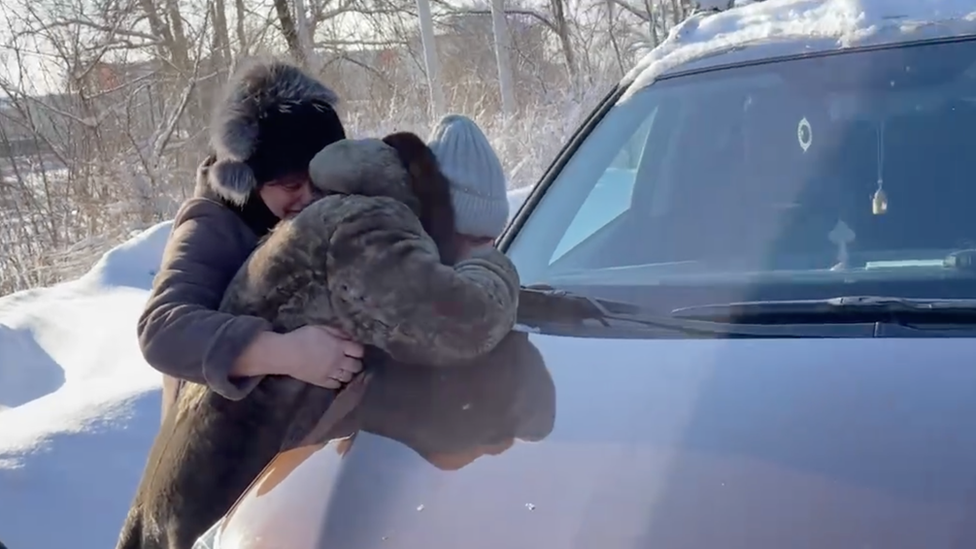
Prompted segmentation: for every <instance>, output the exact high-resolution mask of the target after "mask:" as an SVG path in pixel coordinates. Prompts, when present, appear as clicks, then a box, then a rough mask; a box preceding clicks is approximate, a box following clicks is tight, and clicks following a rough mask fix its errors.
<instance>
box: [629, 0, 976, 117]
mask: <svg viewBox="0 0 976 549" xmlns="http://www.w3.org/2000/svg"><path fill="white" fill-rule="evenodd" d="M712 1H713V3H714V0H712ZM705 3H706V2H703V4H705ZM736 5H737V7H734V8H731V9H729V10H727V11H724V12H721V13H699V14H696V15H693V16H691V17H689V18H688V19H687V20H685V21H684V22H682V23H681V24H679V25H677V26H675V27H674V28H672V29H671V32H670V33H669V34H668V37H667V38H666V39H665V40H664V42H662V43H661V44H660V45H659V46H657V47H656V48H654V50H652V51H651V52H650V53H649V54H647V55H646V56H645V57H644V58H643V59H642V60H641V61H640V62H639V63H638V64H637V66H636V67H634V68H633V69H632V70H631V71H630V72H629V73H627V75H626V76H624V78H623V79H622V80H621V82H620V85H621V86H628V89H627V91H626V92H625V93H624V94H623V96H622V97H621V98H620V102H624V101H627V100H628V99H629V98H630V97H631V96H633V94H634V93H636V92H637V91H639V90H641V89H643V88H645V87H647V86H649V85H650V84H652V83H654V81H655V80H656V79H657V78H658V77H660V76H661V75H662V74H665V73H667V72H670V71H674V70H676V69H679V68H683V67H686V66H687V65H688V64H690V63H692V62H694V61H699V60H702V59H704V58H709V57H713V56H718V55H719V54H722V53H726V52H729V51H730V50H735V49H739V48H743V47H745V46H755V45H767V44H774V43H775V44H782V45H783V46H784V47H783V48H782V51H779V52H778V53H777V54H778V55H793V54H798V53H804V52H815V51H825V50H827V51H829V50H833V49H841V48H848V47H853V46H858V45H868V44H875V43H894V42H898V41H903V40H910V39H921V38H940V37H947V36H954V35H961V34H969V33H973V32H976V5H974V2H973V0H766V1H765V2H752V1H751V0H738V2H737V3H736ZM916 35H917V36H916ZM713 62H714V64H716V65H719V64H724V63H722V62H721V61H720V60H715V61H713Z"/></svg>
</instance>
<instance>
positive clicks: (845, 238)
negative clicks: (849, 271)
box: [827, 219, 857, 269]
mask: <svg viewBox="0 0 976 549" xmlns="http://www.w3.org/2000/svg"><path fill="white" fill-rule="evenodd" d="M855 236H857V235H855V234H854V230H853V229H851V228H850V227H848V226H847V223H844V221H843V220H840V219H838V220H837V224H836V225H834V228H833V230H831V231H830V233H828V234H827V238H829V239H830V241H831V242H833V243H834V245H835V246H837V265H835V268H837V267H839V268H842V269H844V268H847V261H848V259H849V255H848V252H847V246H848V244H850V243H851V242H854V238H855Z"/></svg>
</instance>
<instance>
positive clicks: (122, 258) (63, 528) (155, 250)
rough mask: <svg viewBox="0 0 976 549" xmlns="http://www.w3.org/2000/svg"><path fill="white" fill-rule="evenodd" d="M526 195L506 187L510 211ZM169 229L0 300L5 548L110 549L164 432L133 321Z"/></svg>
mask: <svg viewBox="0 0 976 549" xmlns="http://www.w3.org/2000/svg"><path fill="white" fill-rule="evenodd" d="M529 190H530V188H528V187H526V188H521V189H517V190H515V191H512V192H511V193H510V196H509V200H510V204H511V205H512V215H514V214H515V213H516V212H517V210H518V208H519V207H520V206H521V204H522V202H523V201H524V200H525V197H526V196H527V195H528V192H529ZM171 225H172V223H171V222H165V223H160V224H159V225H156V226H154V227H152V228H150V229H148V230H146V231H143V232H141V233H139V234H138V235H136V236H134V237H133V238H131V239H130V240H129V241H127V242H125V243H123V244H121V245H119V246H117V247H116V248H114V249H112V250H111V251H109V252H108V253H106V254H105V255H104V256H102V258H101V259H99V261H98V262H97V263H96V264H95V266H94V267H92V269H91V270H90V271H89V272H88V273H87V274H85V275H84V276H82V277H81V278H79V279H77V280H74V281H71V282H67V283H64V284H59V285H57V286H52V287H50V288H39V289H35V290H28V291H25V292H19V293H16V294H12V295H9V296H5V297H2V298H0V542H3V543H4V544H6V545H7V547H9V549H62V548H66V547H81V548H82V549H89V548H91V549H95V548H105V547H114V546H115V541H116V537H117V536H118V532H119V529H120V527H121V526H122V520H123V518H124V517H125V513H126V511H127V510H128V506H129V502H130V500H131V497H132V495H133V492H134V490H135V488H136V485H137V483H138V482H139V476H140V475H141V474H142V468H143V466H144V464H145V458H146V455H147V453H148V451H149V447H150V445H151V444H152V440H153V437H154V436H155V434H156V430H157V429H158V428H159V409H160V392H159V388H160V376H159V374H158V373H157V372H156V371H155V370H152V369H151V368H150V367H149V366H148V365H147V364H146V363H145V361H144V360H143V358H142V355H141V353H140V352H139V348H138V344H137V341H136V337H135V325H136V320H137V318H138V316H139V313H140V312H141V310H142V307H143V305H144V304H145V300H146V297H147V294H148V291H149V288H150V287H151V285H152V278H153V276H154V275H155V274H156V269H157V268H158V266H159V262H160V258H161V257H162V252H163V247H164V245H165V242H166V238H167V237H168V236H169V232H170V227H171Z"/></svg>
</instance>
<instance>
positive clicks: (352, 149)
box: [309, 138, 419, 213]
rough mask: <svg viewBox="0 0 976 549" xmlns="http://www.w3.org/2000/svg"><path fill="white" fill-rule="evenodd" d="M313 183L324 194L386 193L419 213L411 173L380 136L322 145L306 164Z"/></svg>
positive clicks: (377, 194)
mask: <svg viewBox="0 0 976 549" xmlns="http://www.w3.org/2000/svg"><path fill="white" fill-rule="evenodd" d="M309 175H310V176H311V178H312V185H314V186H315V188H316V189H318V190H320V191H322V192H323V193H325V194H336V193H338V194H359V195H363V196H385V197H389V198H394V199H396V200H399V201H400V202H403V203H404V204H407V205H408V206H410V207H411V209H413V210H414V211H415V212H418V213H419V209H418V207H419V204H418V199H417V197H416V196H415V195H414V194H413V192H412V191H411V190H410V187H411V185H410V172H408V171H407V167H406V166H405V164H404V161H403V160H402V159H401V158H400V155H399V153H397V150H396V149H394V148H393V147H391V146H390V145H388V144H386V143H385V142H384V141H383V140H382V139H374V138H366V139H343V140H342V141H336V142H335V143H333V144H331V145H329V146H328V147H325V148H324V149H322V150H321V151H319V153H318V154H317V155H315V158H313V159H312V162H311V163H310V164H309Z"/></svg>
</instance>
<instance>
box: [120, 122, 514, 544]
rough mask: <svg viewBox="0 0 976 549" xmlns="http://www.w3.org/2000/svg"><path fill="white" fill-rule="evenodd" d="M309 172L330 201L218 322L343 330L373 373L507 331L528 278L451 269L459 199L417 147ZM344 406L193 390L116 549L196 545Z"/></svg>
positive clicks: (274, 240) (278, 236)
mask: <svg viewBox="0 0 976 549" xmlns="http://www.w3.org/2000/svg"><path fill="white" fill-rule="evenodd" d="M311 174H312V179H313V182H314V184H315V185H316V187H317V188H318V189H320V190H321V191H322V192H323V193H324V194H326V196H324V197H323V198H321V199H319V200H317V201H316V202H314V203H313V204H312V205H310V206H309V207H308V208H307V209H306V210H305V211H303V212H302V213H301V214H299V215H298V216H296V217H295V218H294V219H292V220H290V221H286V222H283V223H282V224H281V225H280V226H279V227H278V228H276V229H275V231H274V232H273V233H272V234H271V235H270V236H269V237H268V238H267V239H266V240H265V241H264V242H263V243H262V244H261V245H260V246H259V247H258V249H257V250H256V251H255V252H254V253H253V254H252V255H251V257H250V259H249V260H248V261H247V263H246V264H245V265H244V266H243V267H242V268H241V270H240V271H239V272H238V274H237V276H236V277H234V279H233V280H232V281H231V284H230V287H229V288H228V290H227V292H226V294H225V297H224V300H223V303H222V305H221V307H220V309H221V311H224V312H228V313H232V314H239V315H240V314H243V315H253V316H257V317H261V318H264V319H267V320H268V321H269V322H270V323H271V325H272V326H273V327H274V329H275V330H276V331H281V332H285V331H290V330H293V329H296V328H298V327H301V326H303V325H307V324H326V325H330V326H334V327H337V328H341V329H342V330H344V331H346V332H347V333H349V334H350V335H352V336H353V338H354V339H356V340H358V341H360V342H362V343H364V344H365V345H367V356H366V359H364V361H365V363H366V366H367V368H369V364H370V362H374V361H384V360H387V359H388V357H389V356H392V357H394V358H395V359H396V360H398V361H401V362H405V363H414V364H424V365H428V366H440V367H443V366H449V365H453V364H458V363H461V362H466V361H468V360H471V359H474V358H476V357H478V356H480V355H483V354H484V353H487V352H490V351H491V350H492V349H493V348H494V347H495V346H496V345H497V344H498V343H499V342H500V341H501V340H502V339H503V338H504V337H505V336H506V335H507V334H508V333H509V331H510V330H511V328H512V327H513V325H514V323H515V315H516V310H517V305H518V293H519V279H518V274H517V273H516V271H515V269H514V267H513V266H512V264H511V263H510V262H509V260H508V259H507V258H506V257H505V256H504V255H502V254H501V253H500V252H498V251H497V250H495V249H494V248H485V249H482V250H478V251H476V252H475V253H472V254H470V255H469V256H468V257H462V258H458V260H457V261H456V262H454V263H453V265H447V264H445V261H444V260H445V259H447V260H448V262H450V260H451V259H453V258H452V257H450V256H451V255H452V254H453V252H452V250H451V249H450V247H449V245H448V242H449V241H450V237H451V236H452V235H453V213H452V212H451V210H450V200H449V198H450V196H449V194H448V193H449V189H448V187H447V181H446V180H445V179H444V177H443V175H441V174H440V172H439V170H438V169H437V166H436V161H435V160H434V158H433V155H432V154H431V153H430V150H429V149H427V147H426V146H425V145H424V144H423V142H421V141H420V140H419V138H417V137H416V136H414V135H412V134H394V135H392V136H388V137H387V138H385V139H384V140H377V139H364V140H344V141H340V142H338V143H335V144H333V145H330V146H329V147H326V148H325V149H323V150H322V152H321V153H319V155H318V156H317V157H316V158H315V159H314V160H313V161H312V164H311ZM445 208H446V209H445ZM445 219H446V220H447V222H445V221H444V220H445ZM448 231H449V232H448ZM432 236H434V237H436V239H437V242H435V239H434V238H432ZM438 243H439V244H440V245H438ZM334 396H335V392H334V391H330V390H327V389H321V388H317V387H313V386H311V385H308V384H305V383H302V382H299V381H297V380H294V379H292V378H287V377H279V376H269V377H266V378H264V379H263V380H262V381H260V383H258V385H257V386H256V387H255V388H254V390H253V391H252V392H251V393H250V394H249V395H248V396H247V397H245V398H244V399H242V400H237V401H233V400H228V399H226V398H224V397H222V396H220V395H219V394H217V393H216V392H214V391H213V390H211V389H209V388H208V387H206V386H204V385H200V384H193V383H189V384H186V385H185V386H184V388H183V389H182V390H181V393H180V395H179V397H178V400H177V403H176V405H175V407H174V409H173V410H171V411H170V413H169V414H168V415H167V417H166V418H165V419H164V422H163V426H162V428H161V430H160V434H159V435H158V437H157V439H156V441H155V443H154V445H153V448H152V450H151V452H150V456H149V460H148V463H147V467H146V471H145V473H144V474H143V479H142V481H141V484H140V486H139V488H138V490H137V493H136V497H135V501H134V502H133V505H132V507H131V509H130V512H129V516H128V517H127V520H126V523H125V525H124V527H123V531H122V534H121V536H120V540H119V544H118V546H117V547H118V549H135V548H142V549H186V548H188V547H190V545H191V544H192V543H193V541H194V540H195V539H196V538H197V537H198V536H199V535H200V534H202V533H203V532H204V531H205V530H206V529H207V528H208V527H209V526H210V525H211V524H212V523H213V522H215V521H216V520H217V519H219V518H220V517H221V516H222V515H223V514H224V513H225V512H226V511H227V510H228V509H229V508H230V507H231V505H232V504H233V503H234V501H235V500H236V499H237V497H238V496H239V495H240V494H241V493H242V492H243V491H244V490H245V489H246V488H247V486H248V484H249V483H250V482H251V480H252V479H253V478H254V477H255V476H256V475H257V474H258V473H259V472H260V471H261V470H262V469H263V468H264V467H265V466H266V465H267V464H268V463H269V462H270V460H271V459H272V458H273V457H274V455H275V454H276V453H278V451H279V450H281V449H286V448H289V447H292V446H293V445H295V444H296V443H298V442H299V441H300V440H302V438H303V437H304V436H305V435H306V434H307V433H308V432H309V430H310V429H311V428H312V427H313V426H314V425H315V424H316V423H317V422H318V420H319V418H320V417H321V416H322V414H323V413H324V412H325V410H326V409H327V408H328V406H329V404H330V403H331V402H332V400H333V398H334Z"/></svg>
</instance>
